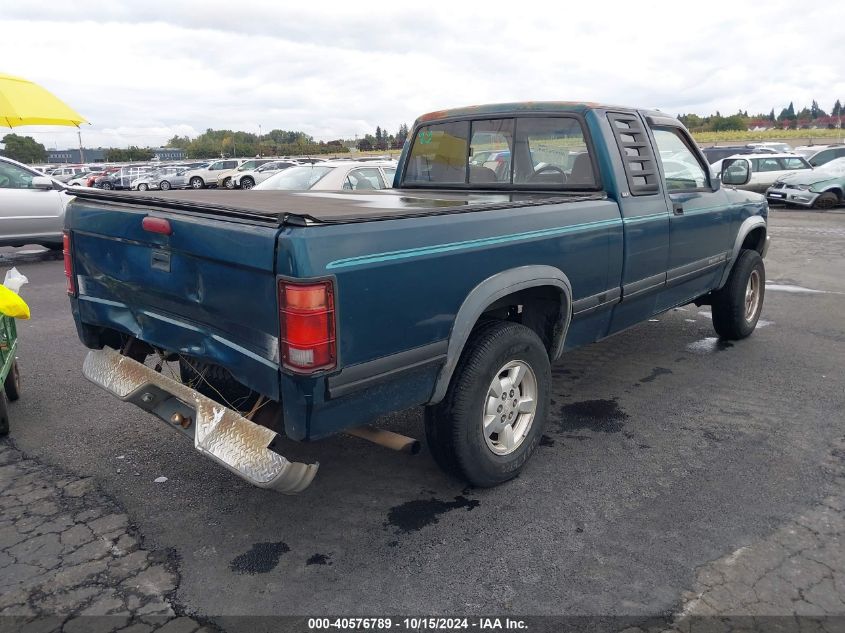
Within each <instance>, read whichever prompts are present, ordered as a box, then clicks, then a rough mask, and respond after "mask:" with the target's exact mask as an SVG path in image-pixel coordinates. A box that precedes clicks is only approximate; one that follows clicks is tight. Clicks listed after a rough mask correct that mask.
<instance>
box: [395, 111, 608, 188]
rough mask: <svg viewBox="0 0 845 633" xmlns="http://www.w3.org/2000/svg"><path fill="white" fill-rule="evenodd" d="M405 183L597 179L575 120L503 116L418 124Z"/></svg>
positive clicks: (528, 184)
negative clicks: (470, 120) (425, 124)
mask: <svg viewBox="0 0 845 633" xmlns="http://www.w3.org/2000/svg"><path fill="white" fill-rule="evenodd" d="M468 139H469V141H468ZM403 184H411V185H413V184H443V185H471V186H472V187H473V188H476V187H477V188H486V187H501V186H508V185H519V186H521V187H524V188H527V189H549V188H551V189H594V188H596V187H597V180H596V177H595V172H594V171H593V160H592V157H591V155H590V152H589V147H588V145H587V142H586V139H585V136H584V132H583V129H582V127H581V123H580V122H579V121H578V120H577V119H576V118H573V117H571V116H569V117H568V116H559V117H517V118H513V117H508V118H504V117H503V118H498V119H480V120H476V121H472V122H468V121H457V122H450V123H439V124H433V125H427V126H423V127H421V128H419V129H418V130H417V133H416V136H415V137H414V141H413V145H412V146H411V151H410V154H409V158H408V165H407V168H406V172H405V176H404V180H403Z"/></svg>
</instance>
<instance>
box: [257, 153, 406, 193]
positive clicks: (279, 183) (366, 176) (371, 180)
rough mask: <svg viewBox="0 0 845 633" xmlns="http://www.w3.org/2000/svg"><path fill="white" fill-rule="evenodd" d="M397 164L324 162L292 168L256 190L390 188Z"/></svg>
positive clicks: (266, 181)
mask: <svg viewBox="0 0 845 633" xmlns="http://www.w3.org/2000/svg"><path fill="white" fill-rule="evenodd" d="M395 174H396V164H395V163H393V162H387V161H385V162H377V161H349V160H336V161H323V162H320V163H314V164H311V165H299V166H297V167H291V168H289V169H285V170H284V171H282V172H280V173H278V174H276V175H275V176H271V177H270V178H268V179H267V180H265V181H264V182H262V183H261V184H260V185H256V186H255V189H260V190H274V189H276V190H280V189H282V190H288V191H294V190H306V189H314V190H323V191H326V190H332V189H335V190H340V189H347V190H351V191H359V190H366V189H388V188H390V187H392V186H393V177H394V175H395Z"/></svg>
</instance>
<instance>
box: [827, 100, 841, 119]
mask: <svg viewBox="0 0 845 633" xmlns="http://www.w3.org/2000/svg"><path fill="white" fill-rule="evenodd" d="M841 114H842V104H841V103H839V99H837V100H836V103H834V104H833V109H832V110H831V111H830V116H839V115H841Z"/></svg>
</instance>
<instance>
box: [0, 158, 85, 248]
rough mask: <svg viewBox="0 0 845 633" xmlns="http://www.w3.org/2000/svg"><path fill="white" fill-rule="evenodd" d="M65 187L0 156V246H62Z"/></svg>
mask: <svg viewBox="0 0 845 633" xmlns="http://www.w3.org/2000/svg"><path fill="white" fill-rule="evenodd" d="M66 189H67V188H66V187H65V186H64V185H63V184H62V183H60V182H58V181H57V180H54V179H52V178H50V177H48V176H45V175H44V174H41V173H39V172H37V171H35V170H34V169H31V168H29V167H27V166H26V165H22V164H21V163H19V162H17V161H14V160H11V159H9V158H4V157H0V245H2V246H24V245H25V244H41V245H43V246H46V247H48V248H52V249H56V250H58V249H60V248H61V247H62V228H63V227H64V221H65V208H66V207H67V203H68V202H69V201H70V200H71V198H72V196H70V195H68V194H67V193H66Z"/></svg>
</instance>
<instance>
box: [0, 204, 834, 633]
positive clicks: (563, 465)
mask: <svg viewBox="0 0 845 633" xmlns="http://www.w3.org/2000/svg"><path fill="white" fill-rule="evenodd" d="M770 224H771V235H772V240H773V241H772V245H771V249H770V252H769V256H768V259H767V261H766V266H767V278H768V282H769V285H768V287H767V291H766V296H765V305H764V307H763V313H762V319H761V322H760V324H759V326H758V330H757V331H756V332H755V333H754V334H753V335H752V336H751V337H750V338H748V339H746V340H744V341H739V342H735V343H732V344H731V343H722V342H720V341H718V340H717V339H716V338H715V334H714V332H713V329H712V326H711V322H710V315H709V311H708V309H707V308H697V307H695V306H685V307H683V308H678V309H676V310H673V311H671V312H669V313H666V314H663V315H660V316H658V317H656V318H655V319H653V320H650V321H649V322H646V323H643V324H641V325H638V326H636V327H634V328H632V329H630V330H628V331H626V332H623V333H621V334H619V335H617V336H615V337H612V338H610V339H607V340H605V341H602V342H600V343H597V344H595V345H593V346H591V347H588V348H584V349H580V350H577V351H575V352H573V353H569V354H567V355H566V356H565V358H564V359H563V361H562V362H561V363H560V364H559V365H557V366H556V367H555V368H554V381H553V384H554V392H553V396H552V397H553V400H552V404H553V406H552V415H551V416H550V419H549V421H548V424H547V427H546V429H545V436H544V438H543V441H542V444H541V446H540V447H539V448H538V450H537V453H536V454H535V456H534V457H533V458H532V460H531V461H530V463H529V465H528V466H527V468H526V469H525V471H524V472H523V473H522V475H521V476H520V477H518V478H517V479H516V480H514V481H512V482H510V483H508V484H506V485H504V486H501V487H499V488H496V489H492V490H477V489H469V488H467V487H466V486H465V485H464V484H462V483H461V482H458V481H455V480H453V479H450V478H449V477H447V476H446V475H444V474H442V473H441V472H440V471H439V470H438V469H437V468H436V466H435V465H434V463H433V461H432V459H431V458H430V456H429V455H428V453H427V451H426V450H425V449H424V450H423V451H422V453H421V454H420V455H417V456H409V455H405V454H400V453H394V452H391V451H389V450H387V449H384V448H381V447H378V446H375V445H371V444H369V443H367V442H365V441H363V440H360V439H357V438H352V437H348V436H337V437H334V438H331V439H328V440H324V441H320V442H316V443H313V444H308V445H299V444H294V443H291V444H290V446H289V448H288V449H287V454H288V456H289V457H292V458H297V459H312V460H319V462H320V464H321V468H320V472H319V474H318V476H317V478H316V480H315V482H314V484H313V485H312V486H311V487H310V488H309V489H308V490H306V491H305V492H304V493H302V494H300V495H298V496H293V497H287V496H280V495H278V494H276V493H273V492H268V491H265V490H260V489H257V488H253V487H250V486H249V485H247V484H245V483H243V482H241V481H240V480H238V479H237V478H235V477H234V476H233V475H231V474H230V473H228V472H227V471H225V470H224V469H222V468H220V467H218V466H216V465H215V464H213V463H211V462H210V461H208V460H206V459H204V458H203V457H202V456H201V455H199V454H197V453H196V452H194V450H193V449H192V447H191V446H190V444H189V443H187V442H186V441H185V439H184V438H183V437H181V436H180V435H179V434H177V433H174V432H173V431H171V430H169V429H167V428H166V427H165V425H164V424H163V423H161V422H160V421H159V420H158V419H155V418H153V417H151V416H148V415H146V414H144V413H142V412H141V411H140V410H138V409H136V408H135V407H133V406H131V405H125V404H123V403H120V402H119V401H117V400H115V399H114V398H113V397H111V396H109V395H107V394H105V393H104V392H102V391H101V390H99V389H98V388H96V387H95V386H93V385H92V384H90V383H88V382H87V381H86V380H85V379H84V378H83V377H82V374H81V371H80V368H81V365H82V359H83V357H84V355H85V352H86V350H85V349H84V348H83V346H82V345H81V343H80V342H79V341H78V339H77V338H76V334H75V330H74V327H73V321H72V318H71V315H70V312H69V309H68V305H67V299H66V296H65V286H64V283H65V282H64V277H63V270H62V262H61V260H60V254H54V253H46V252H39V249H37V248H36V247H32V248H31V249H11V248H4V249H0V269H5V268H7V267H8V266H10V265H15V266H17V267H18V269H19V270H20V271H21V272H23V273H24V274H25V275H27V276H28V277H29V280H30V284H29V285H27V286H25V287H24V289H23V291H22V294H23V296H24V297H25V299H26V300H27V301H28V302H29V304H30V307H31V309H32V319H31V320H30V321H28V322H19V325H18V331H19V338H20V348H19V359H20V360H19V363H20V368H21V374H22V379H23V387H22V391H23V395H22V397H21V399H20V400H19V401H18V402H15V403H13V404H12V405H11V407H10V412H11V424H12V431H11V438H12V440H11V441H10V442H9V441H7V442H5V443H4V444H0V446H2V448H3V450H4V451H7V452H8V454H7V456H6V457H5V458H4V459H6V460H7V461H10V463H11V462H15V463H17V461H19V460H21V459H24V458H25V459H27V460H29V461H28V462H27V463H28V464H31V466H32V468H35V467H36V466H39V467H43V468H44V469H45V470H44V472H45V473H47V474H46V475H45V478H46V479H48V480H50V481H49V482H47V481H45V486H46V485H47V484H48V483H49V484H50V485H53V483H52V480H54V479H58V478H66V479H67V478H69V479H76V478H81V479H83V480H85V481H90V482H91V485H92V486H93V487H94V488H95V489H96V491H97V494H98V495H102V499H103V501H102V503H103V504H104V505H107V506H108V508H109V512H108V514H109V515H115V514H117V515H123V514H125V516H126V517H127V518H126V525H127V527H126V531H127V533H128V534H129V535H130V537H131V538H132V539H136V540H137V542H138V545H137V547H138V548H140V549H143V551H145V552H149V553H150V554H149V556H150V558H149V560H152V561H154V562H155V561H167V563H166V564H165V563H164V562H162V563H161V564H162V565H163V567H162V569H163V570H164V571H166V572H167V573H172V574H173V578H174V580H173V583H172V584H173V586H172V587H170V586H167V587H164V588H163V589H161V591H160V592H159V593H160V596H159V597H158V598H156V600H159V598H160V600H161V601H163V602H164V603H165V606H166V608H168V609H170V610H169V611H167V614H170V616H172V617H177V616H190V617H183V618H182V619H180V622H183V623H185V626H186V627H188V626H190V627H193V629H195V628H196V627H198V626H200V625H201V624H203V623H205V624H207V625H208V626H219V627H221V628H223V629H227V630H236V629H238V628H242V626H241V625H239V622H241V621H240V620H238V619H236V618H234V619H232V618H229V619H227V618H222V619H221V617H220V616H239V615H268V616H271V615H317V614H333V615H383V614H394V615H395V614H415V615H422V614H425V615H433V614H442V615H451V614H465V615H485V614H499V615H513V616H524V615H560V614H566V615H570V616H579V615H584V616H590V615H601V616H625V617H631V618H633V619H634V621H636V620H637V619H642V620H643V621H647V620H648V618H653V617H655V616H662V617H664V618H666V617H668V618H670V619H671V620H672V621H673V622H675V623H676V624H677V623H678V622H679V618H680V619H683V618H685V617H691V616H694V615H705V616H706V615H712V614H713V613H716V614H729V615H762V616H778V617H786V616H789V615H790V614H792V613H799V614H804V615H812V616H828V615H831V614H837V615H842V616H845V603H843V602H842V596H843V595H845V576H843V573H845V561H843V557H842V551H843V547H842V543H841V536H842V529H843V505H842V499H843V498H844V497H845V484H843V481H845V479H844V478H843V468H842V464H843V462H845V423H844V422H845V414H843V410H845V372H843V367H845V319H843V314H845V214H842V213H840V212H831V213H824V214H822V213H814V212H785V211H778V210H775V211H773V213H772V217H771V221H770ZM23 251H26V252H23ZM377 424H378V425H381V426H384V427H386V428H389V429H392V430H396V431H398V432H401V433H404V434H407V435H411V436H414V437H419V438H423V436H424V434H423V429H422V416H421V411H420V410H419V409H413V410H408V411H405V412H402V413H399V414H396V415H392V416H389V417H387V418H385V419H382V420H379V421H377ZM282 452H285V451H284V450H283V451H282ZM0 461H2V460H0ZM9 472H11V471H9ZM51 473H52V474H51ZM89 478H90V479H89ZM162 478H166V480H162ZM157 480H158V481H157ZM14 483H15V482H14V478H12V480H11V482H10V483H9V482H7V488H8V487H9V486H14ZM0 484H2V479H0ZM0 488H3V485H0ZM22 494H26V492H24V493H22ZM54 494H55V495H58V496H57V497H56V498H57V499H59V498H62V494H63V493H61V492H60V491H59V492H56V491H54ZM10 503H11V502H10ZM95 505H96V504H95ZM62 507H63V506H62V505H61V503H59V504H58V506H57V508H58V509H57V511H60V510H61V511H64V510H62ZM67 512H70V510H67ZM96 518H97V517H94V518H93V519H91V520H95V519H96ZM2 520H3V521H6V523H7V524H10V523H11V521H10V518H9V517H6V516H5V515H4V516H3V517H2ZM2 525H3V524H2V523H0V551H4V550H7V548H8V547H10V545H9V543H6V542H4V541H3V538H4V537H3V534H5V533H4V532H2V529H3V528H2ZM120 529H123V526H122V525H121V526H120ZM801 530H804V531H803V532H802V531H801ZM793 532H795V533H800V537H801V538H803V539H804V540H803V541H801V542H800V547H798V546H794V547H792V548H790V546H789V543H790V541H789V539H790V538H792V537H793V536H795V534H793ZM122 534H123V533H122V532H121V534H118V535H117V536H116V537H115V538H116V539H119V538H120V536H122ZM796 538H798V537H796ZM116 542H117V541H116V540H114V541H113V544H116ZM792 545H795V542H793V543H792ZM778 548H780V549H778ZM110 555H112V556H114V554H113V553H112V554H110ZM3 563H4V560H3V559H2V554H0V567H2V566H3ZM814 563H815V565H814ZM9 564H11V563H9ZM148 564H150V563H148ZM737 569H739V570H740V571H744V572H747V573H739V572H736V570H737ZM790 569H792V570H793V572H792V573H791V575H790V573H788V572H789V570H790ZM749 570H751V571H749ZM781 570H786V571H784V572H783V573H781ZM795 570H797V571H795ZM141 571H143V570H139V573H140V572H141ZM164 571H163V572H162V573H164ZM734 572H736V573H734ZM100 578H101V580H100V581H98V582H105V583H106V584H108V581H107V580H106V581H102V577H100ZM168 578H169V576H168ZM764 579H765V580H764ZM80 582H81V581H80ZM89 584H90V581H89ZM758 584H759V585H760V586H761V587H762V586H763V585H765V586H766V587H767V590H768V592H769V593H766V594H765V596H764V598H765V599H763V598H761V596H760V595H758V593H757V589H756V588H757V585H758ZM28 586H29V587H31V589H32V591H31V593H33V592H36V591H38V592H40V593H39V594H38V595H39V596H41V595H42V594H43V593H44V591H43V587H40V585H38V584H37V583H34V584H33V583H30V585H28ZM18 589H20V587H18ZM54 590H55V591H58V592H60V593H61V592H68V591H71V590H72V587H63V588H58V589H56V588H54ZM743 591H744V592H745V593H743ZM24 593H26V591H24ZM33 595H34V593H33ZM63 595H64V594H63ZM740 595H743V596H744V599H743V600H740V599H739V598H737V596H740ZM787 596H790V597H787ZM30 598H31V596H30V597H26V596H24V598H22V600H24V601H23V602H19V603H16V605H4V603H2V602H0V613H4V614H10V613H15V611H14V608H18V609H26V608H30V609H31V608H32V603H31V601H30ZM729 598H730V599H733V601H731V600H729ZM734 598H735V599H734ZM115 599H121V600H124V604H123V606H121V607H117V606H115V607H114V610H112V611H108V610H105V611H103V612H111V613H118V612H120V613H123V612H124V611H125V600H126V599H128V598H127V597H126V596H125V595H124V594H120V595H118V596H117V597H116V598H115ZM147 599H151V598H147ZM39 604H46V605H47V606H46V607H42V610H41V611H38V612H39V613H48V612H49V608H50V607H49V605H50V604H52V603H50V602H49V601H48V602H46V603H39ZM85 604H86V605H89V606H90V603H85ZM139 604H140V603H139ZM156 604H158V602H156ZM162 608H165V607H162ZM10 609H11V610H10ZM43 609H47V611H44V610H43ZM121 609H123V611H121ZM72 611H73V609H71V610H70V612H72ZM188 623H190V624H188ZM839 623H840V624H842V625H845V620H840V621H839ZM193 629H191V630H193ZM186 630H187V628H186Z"/></svg>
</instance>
